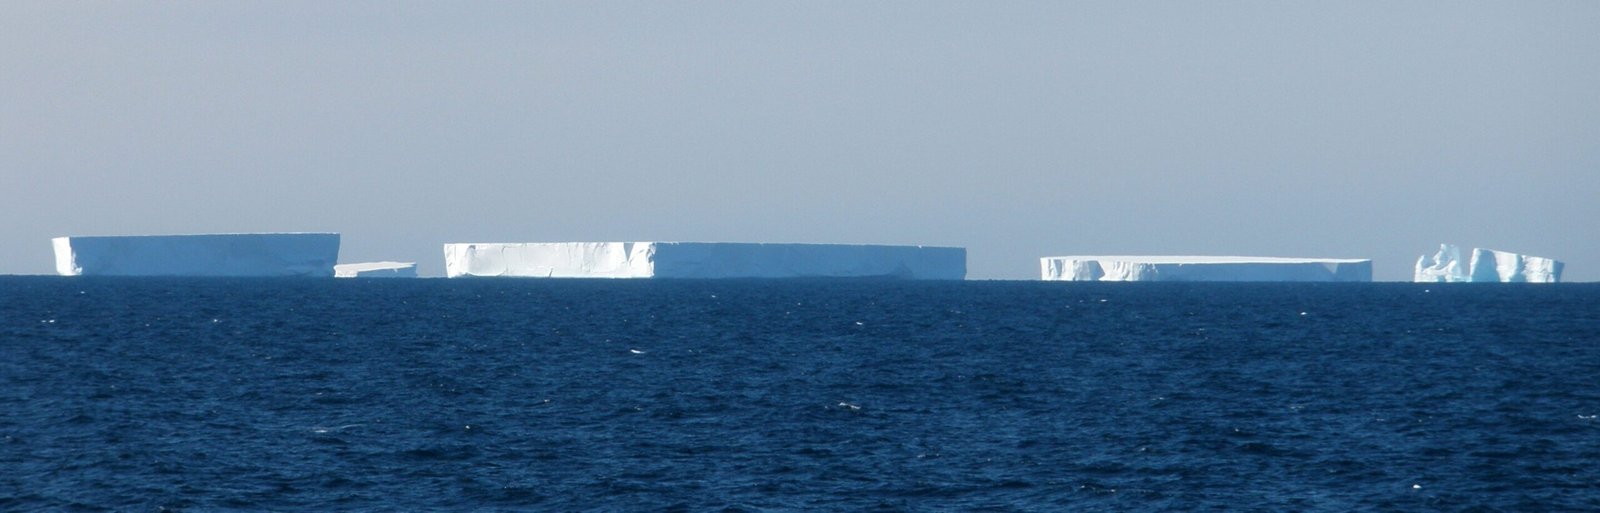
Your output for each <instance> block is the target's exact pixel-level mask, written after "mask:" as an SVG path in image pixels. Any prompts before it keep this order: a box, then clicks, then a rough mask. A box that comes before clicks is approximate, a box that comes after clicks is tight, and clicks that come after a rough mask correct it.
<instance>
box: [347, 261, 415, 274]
mask: <svg viewBox="0 0 1600 513" xmlns="http://www.w3.org/2000/svg"><path fill="white" fill-rule="evenodd" d="M333 277H335V278H416V277H417V263H416V262H361V263H355V264H339V265H336V266H333Z"/></svg>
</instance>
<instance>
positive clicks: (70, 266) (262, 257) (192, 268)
mask: <svg viewBox="0 0 1600 513" xmlns="http://www.w3.org/2000/svg"><path fill="white" fill-rule="evenodd" d="M51 242H52V244H53V245H54V246H55V253H56V272H57V273H58V274H61V275H62V276H314V277H331V276H333V265H334V262H337V261H338V259H339V234H337V233H226V234H208V235H136V236H110V237H57V238H55V239H52V240H51Z"/></svg>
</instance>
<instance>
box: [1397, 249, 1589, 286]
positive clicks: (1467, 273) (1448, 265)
mask: <svg viewBox="0 0 1600 513" xmlns="http://www.w3.org/2000/svg"><path fill="white" fill-rule="evenodd" d="M1564 267H1566V265H1565V264H1563V263H1562V262H1561V261H1559V260H1555V259H1550V258H1544V257H1536V256H1528V255H1521V254H1517V253H1512V252H1509V251H1497V250H1493V249H1483V248H1472V260H1471V261H1469V262H1468V263H1467V264H1466V265H1465V266H1463V265H1462V263H1461V248H1459V247H1457V246H1456V245H1454V244H1440V245H1439V252H1438V253H1436V254H1434V256H1433V259H1432V261H1431V262H1430V261H1429V259H1428V256H1427V255H1423V256H1421V257H1419V258H1417V267H1416V271H1415V272H1414V273H1413V274H1412V281H1416V282H1425V283H1557V282H1560V281H1561V271H1562V268H1564Z"/></svg>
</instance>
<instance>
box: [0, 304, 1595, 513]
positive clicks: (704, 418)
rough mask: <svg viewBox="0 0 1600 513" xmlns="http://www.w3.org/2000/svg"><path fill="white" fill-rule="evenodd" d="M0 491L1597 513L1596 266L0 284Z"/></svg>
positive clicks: (467, 500) (255, 500)
mask: <svg viewBox="0 0 1600 513" xmlns="http://www.w3.org/2000/svg"><path fill="white" fill-rule="evenodd" d="M0 510H4V511H39V510H43V511H219V510H222V511H227V510H269V511H1197V510H1211V511H1341V512H1342V511H1600V284H1558V285H1515V284H1510V285H1500V284H1495V285H1485V284H1449V285H1445V284H1404V283H1342V284H1332V283H1330V284H1303V283H1302V284H1242V283H1188V284H1184V283H1116V284H1106V283H1044V282H897V281H850V280H841V281H806V280H794V281H791V280H766V281H763V280H748V281H746V280H725V281H690V280H685V281H671V280H663V281H589V280H442V279H432V280H290V279H255V280H251V279H154V278H145V279H112V278H59V277H0Z"/></svg>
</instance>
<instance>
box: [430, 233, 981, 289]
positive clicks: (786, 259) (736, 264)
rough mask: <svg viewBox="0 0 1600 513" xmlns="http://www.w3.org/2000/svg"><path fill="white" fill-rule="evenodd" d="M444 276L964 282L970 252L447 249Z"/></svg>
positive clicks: (541, 245) (630, 245) (742, 246)
mask: <svg viewBox="0 0 1600 513" xmlns="http://www.w3.org/2000/svg"><path fill="white" fill-rule="evenodd" d="M444 259H445V276H447V277H451V278H455V277H460V276H505V277H534V278H873V277H877V278H903V279H922V280H960V279H964V278H965V277H966V274H967V250H966V249H965V248H948V247H930V246H874V245H852V244H758V243H734V242H530V243H509V244H505V243H463V244H445V245H444Z"/></svg>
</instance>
